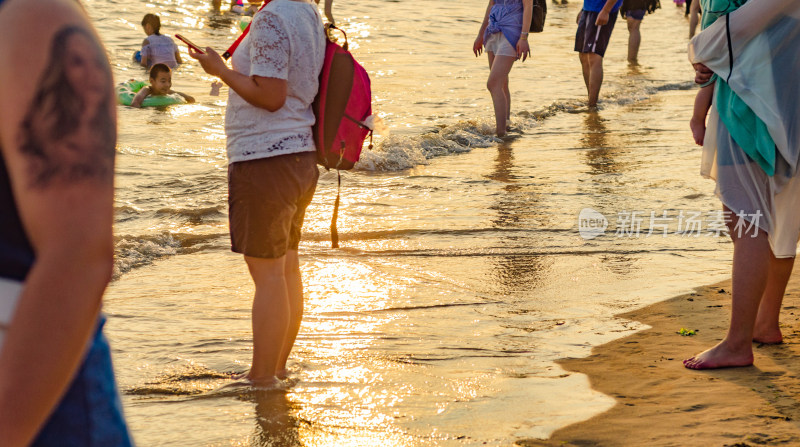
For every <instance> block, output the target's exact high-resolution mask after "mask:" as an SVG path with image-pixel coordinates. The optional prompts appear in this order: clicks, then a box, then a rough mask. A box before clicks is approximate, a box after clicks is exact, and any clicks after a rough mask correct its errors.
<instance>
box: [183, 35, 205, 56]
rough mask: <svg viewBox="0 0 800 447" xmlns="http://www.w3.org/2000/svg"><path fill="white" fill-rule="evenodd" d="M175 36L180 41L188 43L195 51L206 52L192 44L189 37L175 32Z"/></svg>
mask: <svg viewBox="0 0 800 447" xmlns="http://www.w3.org/2000/svg"><path fill="white" fill-rule="evenodd" d="M175 37H176V38H178V40H180V41H181V42H183V43H185V44H186V45H189V48H191V49H193V50H194V51H195V52H197V53H200V54H206V52H205V51H203V50H202V49H200V47H198V46H197V45H195V44H193V43H192V42H191V41H190V40H189V39H187V38H185V37H183V36H181V35H180V34H176V35H175Z"/></svg>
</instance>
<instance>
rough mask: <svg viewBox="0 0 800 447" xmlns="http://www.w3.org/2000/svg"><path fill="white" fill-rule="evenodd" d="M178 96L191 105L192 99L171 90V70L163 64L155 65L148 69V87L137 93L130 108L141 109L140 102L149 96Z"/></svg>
mask: <svg viewBox="0 0 800 447" xmlns="http://www.w3.org/2000/svg"><path fill="white" fill-rule="evenodd" d="M172 94H178V95H181V96H183V99H185V100H186V102H188V103H190V104H191V103H193V102H194V98H193V97H191V96H189V95H187V94H186V93H181V92H176V91H175V90H172V70H170V69H169V67H167V66H166V65H165V64H155V65H153V68H151V69H150V85H149V86H147V87H143V88H142V89H141V90H139V93H137V94H136V96H135V97H134V98H133V101H132V102H131V106H132V107H141V106H142V101H144V99H145V98H147V97H148V96H150V95H153V96H164V95H172Z"/></svg>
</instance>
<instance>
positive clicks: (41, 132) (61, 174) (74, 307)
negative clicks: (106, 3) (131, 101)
mask: <svg viewBox="0 0 800 447" xmlns="http://www.w3.org/2000/svg"><path fill="white" fill-rule="evenodd" d="M0 29H2V30H3V35H4V38H3V39H0V148H1V149H0V150H2V156H3V157H4V159H5V161H6V165H7V167H8V172H9V176H10V178H11V183H12V188H13V192H14V197H15V200H16V202H17V206H18V210H19V212H20V216H21V219H22V222H23V225H24V227H25V231H26V233H27V235H28V237H29V239H30V241H31V243H32V245H33V247H34V250H35V252H36V261H35V264H34V266H33V268H32V270H31V271H30V273H29V274H28V277H27V279H26V281H25V283H24V286H23V291H22V295H21V296H20V300H19V303H18V305H17V309H16V312H15V314H14V317H13V319H12V320H11V323H10V325H9V327H8V330H7V332H6V335H5V339H4V343H3V345H2V348H0V445H2V446H8V447H16V446H24V445H28V444H29V443H30V442H31V441H32V440H33V438H34V436H35V435H36V433H37V431H38V430H39V429H40V427H41V426H42V424H43V423H44V422H45V420H46V418H47V417H48V415H49V413H50V411H52V409H53V408H54V406H55V405H56V404H57V402H58V401H59V400H60V399H61V397H62V395H63V393H64V392H65V390H66V387H67V386H68V384H69V382H70V381H71V378H72V376H73V374H74V373H75V371H76V369H77V367H78V365H79V364H80V362H81V360H82V356H83V354H84V352H85V350H86V346H87V341H88V340H89V338H90V336H91V334H92V332H93V329H94V326H95V322H96V319H97V316H98V312H99V311H100V306H101V299H102V295H103V291H104V290H105V287H106V285H107V284H108V281H109V278H110V275H111V270H112V260H113V239H112V228H111V227H112V221H113V170H114V150H115V143H116V127H115V122H116V118H115V107H114V101H113V85H112V84H113V83H112V80H111V74H110V71H109V66H108V61H107V60H106V55H105V52H104V50H103V49H102V47H101V46H100V45H99V43H98V39H97V37H96V36H95V34H94V33H93V31H91V26H90V25H89V23H88V20H87V19H86V17H85V14H84V12H83V11H82V9H81V6H80V4H79V3H78V2H75V1H73V0H7V1H6V2H5V3H4V4H3V7H2V8H0ZM77 83H80V86H81V88H80V89H78V88H74V87H75V86H76V85H77Z"/></svg>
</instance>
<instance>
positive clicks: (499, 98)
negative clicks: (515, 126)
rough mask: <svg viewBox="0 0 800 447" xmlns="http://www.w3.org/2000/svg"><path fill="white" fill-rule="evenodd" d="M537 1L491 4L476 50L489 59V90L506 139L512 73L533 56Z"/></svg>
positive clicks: (500, 133)
mask: <svg viewBox="0 0 800 447" xmlns="http://www.w3.org/2000/svg"><path fill="white" fill-rule="evenodd" d="M532 11H533V0H489V6H488V7H487V8H486V15H485V16H484V18H483V23H482V24H481V29H480V31H478V37H477V38H476V39H475V44H474V45H473V46H472V51H473V52H474V53H475V56H476V57H477V56H479V55H480V54H481V52H482V51H483V49H484V48H485V49H486V53H487V54H488V55H489V69H490V72H489V80H488V81H487V83H486V88H488V89H489V93H491V95H492V102H493V103H494V117H495V124H496V127H497V136H498V137H501V138H502V137H504V136H506V132H507V131H508V121H509V118H510V116H511V94H510V92H509V90H508V73H509V72H511V67H512V66H513V65H514V61H516V60H517V59H519V58H522V60H523V61H524V60H525V59H527V58H528V56H530V54H531V49H530V46H529V45H528V30H529V29H530V27H531V13H532Z"/></svg>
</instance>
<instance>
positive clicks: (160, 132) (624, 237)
mask: <svg viewBox="0 0 800 447" xmlns="http://www.w3.org/2000/svg"><path fill="white" fill-rule="evenodd" d="M83 3H84V4H85V6H86V8H87V11H88V14H89V15H90V16H91V18H92V20H93V23H94V25H95V26H96V27H97V29H98V31H99V33H100V36H101V38H102V39H103V42H104V44H105V45H106V47H107V49H108V52H109V55H110V59H111V63H112V66H113V70H114V74H115V77H116V80H117V81H118V82H122V81H126V80H128V79H140V80H145V79H146V78H147V74H146V72H145V70H144V69H143V68H141V67H138V66H137V65H136V64H134V63H133V62H131V56H132V54H133V52H134V51H135V50H137V49H139V46H140V44H141V41H142V39H143V38H144V37H145V36H144V34H143V33H142V31H141V26H140V25H139V23H140V21H141V18H142V16H143V15H144V14H145V13H157V14H159V15H160V16H161V22H162V33H164V34H168V35H172V34H175V33H181V34H184V35H186V36H187V37H188V38H190V39H191V40H193V41H194V42H195V43H197V44H200V45H201V46H206V45H208V46H212V47H214V48H216V49H217V50H219V51H220V52H221V51H223V50H224V49H226V48H227V46H228V45H229V44H230V43H231V42H232V41H233V40H234V39H235V38H236V36H237V34H238V33H239V29H240V21H241V20H242V18H241V17H240V16H236V15H231V14H215V13H212V12H211V11H210V2H205V1H201V0H162V1H145V0H129V1H119V0H84V1H83ZM334 3H335V4H334V14H335V17H336V20H337V24H339V25H340V26H341V27H342V28H343V29H344V30H345V31H346V32H347V35H348V39H349V43H350V48H351V50H352V51H353V53H354V55H355V56H356V58H357V59H358V60H359V61H360V62H362V63H363V65H364V67H365V68H366V69H367V71H368V72H369V74H370V76H371V78H372V82H373V84H372V87H373V96H374V109H375V112H376V114H377V115H378V116H379V117H380V118H381V119H382V121H383V124H384V127H385V129H383V131H382V132H381V134H380V135H376V138H375V147H374V148H373V149H372V150H371V151H365V153H364V154H363V156H362V161H361V162H360V163H359V164H358V165H357V166H356V169H355V170H354V171H350V172H344V173H342V185H343V186H342V191H341V193H342V206H341V208H340V214H339V232H340V236H341V246H342V247H341V248H339V249H331V248H330V243H329V230H328V226H329V224H330V218H331V213H332V207H333V201H334V199H335V197H336V192H337V191H336V183H337V182H336V174H335V173H333V172H323V173H322V175H321V178H320V183H319V187H318V190H317V194H316V197H315V199H314V202H313V203H312V205H311V206H310V208H309V210H308V213H307V215H306V225H305V232H304V240H303V242H302V243H301V248H300V249H301V253H302V264H301V269H302V273H303V276H304V280H305V297H306V316H305V320H304V322H303V325H302V328H301V330H300V334H299V337H298V340H297V344H296V346H295V350H294V351H293V353H292V356H291V358H290V361H289V369H290V371H291V377H290V379H289V380H287V381H286V383H284V384H283V385H282V386H281V387H279V388H278V389H274V390H260V391H257V390H251V389H248V388H246V387H241V386H230V383H231V380H230V378H229V377H230V374H231V373H232V372H241V371H244V370H246V369H247V367H248V366H249V362H250V359H251V353H252V351H251V346H252V340H251V333H250V306H251V300H252V294H253V286H252V284H251V282H250V279H249V277H248V274H247V271H246V267H245V264H244V262H243V261H242V258H241V256H240V255H236V254H233V253H231V252H230V243H229V239H228V230H227V204H226V174H227V163H226V158H225V135H224V126H223V119H224V113H225V102H226V97H227V88H223V89H222V95H221V96H218V97H214V96H209V90H210V83H211V82H212V80H213V79H212V78H211V77H210V76H208V75H206V74H205V73H204V72H203V71H202V70H201V69H200V68H199V67H198V65H197V63H195V62H194V61H193V60H191V59H190V58H189V57H188V54H187V53H186V48H185V46H183V45H181V46H180V48H181V50H180V51H181V53H182V56H183V59H184V61H185V63H184V64H183V65H181V66H180V67H179V68H178V69H177V70H175V73H174V74H173V88H174V89H175V90H178V91H182V92H185V93H188V94H190V95H192V96H194V97H196V98H197V103H195V104H187V105H179V106H173V107H169V108H166V109H152V108H150V109H141V110H138V109H132V108H129V107H122V106H120V108H119V143H118V153H119V156H118V158H117V180H116V185H117V194H116V227H115V235H116V236H115V237H116V248H117V259H116V269H115V280H114V282H113V283H112V285H111V287H110V288H109V291H108V293H107V295H106V304H105V311H106V312H107V313H108V315H109V322H108V324H107V333H108V335H109V337H110V339H111V342H112V347H113V349H114V360H115V366H116V370H117V373H118V380H119V386H120V389H121V391H122V395H123V402H124V406H125V412H126V415H127V418H128V421H129V423H130V426H131V429H132V431H133V434H134V436H135V438H136V440H137V442H138V444H139V445H141V446H229V445H237V446H239V445H241V446H269V445H274V446H290V445H303V446H434V445H442V446H450V445H457V446H461V445H465V446H471V445H512V444H513V443H514V442H515V441H518V440H520V439H524V438H537V437H538V438H542V437H547V436H548V435H549V434H550V433H551V432H552V431H553V430H555V429H557V428H558V427H561V426H564V425H566V424H569V423H573V422H577V421H580V420H583V419H586V418H588V417H591V416H592V415H594V414H597V413H598V412H601V411H604V410H606V409H608V408H610V407H611V406H612V405H613V402H614V401H613V399H611V398H610V397H608V396H604V395H602V394H600V393H597V392H594V391H592V390H591V389H590V387H589V385H588V381H587V379H586V377H585V376H582V375H579V374H574V373H570V372H567V371H564V370H562V369H561V368H560V367H558V366H557V365H556V364H555V363H554V361H555V360H557V359H559V358H563V357H575V356H585V355H588V354H589V353H590V350H591V348H592V347H593V346H596V345H598V344H600V343H603V342H606V341H609V340H611V339H614V338H617V337H621V336H624V335H627V334H630V333H632V332H633V331H635V330H637V329H641V328H642V325H641V324H639V323H636V322H631V321H626V320H623V319H620V318H618V317H615V315H616V314H618V313H620V312H623V311H626V310H631V309H634V308H637V307H641V306H644V305H646V304H648V303H652V302H655V301H658V300H661V299H665V298H667V297H669V296H671V295H674V294H677V293H679V292H684V291H688V290H690V289H691V288H692V287H693V286H697V285H700V284H705V283H710V282H714V281H716V280H717V279H721V278H723V277H725V276H726V275H727V274H728V271H729V267H730V264H729V260H728V259H729V258H730V244H729V242H728V241H727V239H726V238H724V237H716V236H718V234H717V233H718V229H717V226H718V224H719V219H718V218H716V217H715V215H714V212H715V211H716V210H718V209H719V203H718V201H717V199H716V198H715V197H714V194H713V188H714V185H713V182H710V181H708V180H704V179H702V178H701V177H700V175H699V168H698V165H699V151H698V149H697V148H696V146H694V145H693V143H692V140H691V135H690V133H689V128H688V119H689V117H690V115H691V107H692V99H693V96H694V93H695V90H694V86H693V83H692V82H691V79H692V75H693V73H692V70H691V67H690V66H689V64H688V62H687V58H686V45H687V43H688V37H687V36H688V26H687V21H686V19H685V18H684V17H683V13H682V10H680V9H678V8H674V7H672V5H671V3H664V9H662V10H658V11H657V12H656V13H655V14H653V15H649V16H647V17H646V18H645V19H644V22H643V23H642V47H641V50H640V54H639V59H640V62H641V65H640V66H629V65H628V64H627V62H626V60H625V59H626V54H627V48H626V43H627V30H626V24H625V22H624V21H623V20H622V19H620V20H618V21H617V26H616V29H615V31H614V34H613V37H612V39H611V43H610V47H609V50H608V53H607V54H606V57H605V60H604V67H605V82H604V84H603V90H602V92H601V109H600V110H599V111H598V112H596V113H590V112H588V111H587V109H586V106H585V95H586V91H585V87H584V85H583V79H582V76H581V69H580V64H579V62H578V58H577V55H576V54H575V52H574V51H573V38H574V32H575V27H576V25H575V18H576V16H577V14H578V11H579V10H580V2H570V3H569V4H563V5H562V4H558V5H556V4H550V10H549V12H548V16H547V25H546V28H545V32H544V33H542V34H537V35H531V40H530V41H531V48H532V53H533V54H532V58H531V59H529V60H528V61H526V62H524V63H520V62H518V63H516V64H515V66H514V68H513V70H512V72H511V84H510V88H511V95H512V111H513V112H512V121H513V124H514V125H515V126H516V127H518V128H519V129H521V137H520V138H518V139H516V140H515V141H512V142H506V143H503V142H500V141H498V140H496V139H495V138H494V137H493V136H492V132H493V128H494V124H493V121H494V118H493V113H492V104H491V100H490V97H489V94H488V92H487V91H486V88H485V85H486V78H487V76H488V63H487V60H486V56H485V55H482V56H481V57H478V58H476V57H475V56H474V55H473V54H472V44H473V41H474V39H475V36H476V35H477V31H478V28H479V26H480V21H481V20H482V18H483V14H484V11H485V8H486V3H487V2H486V1H485V0H481V1H478V0H462V1H458V2H455V1H434V0H403V1H397V0H394V1H391V0H359V1H351V0H336V1H335V2H334ZM245 20H246V19H245ZM579 217H580V220H579ZM694 230H698V231H694ZM678 329H679V328H676V330H678ZM676 342H679V340H677V339H676ZM686 354H687V355H690V354H692V353H691V352H687V353H686ZM646 355H654V356H656V355H658V353H647V354H646ZM676 361H677V359H676ZM624 367H625V365H620V369H621V370H624ZM625 373H635V372H630V371H628V372H625Z"/></svg>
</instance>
